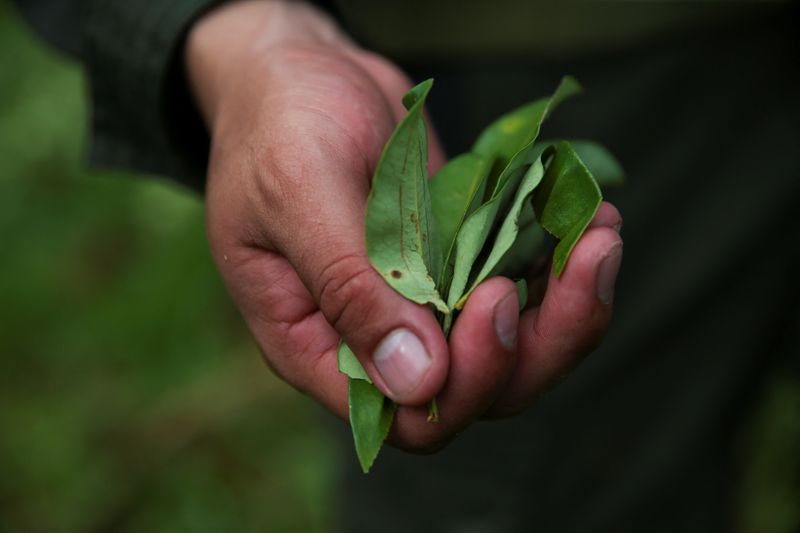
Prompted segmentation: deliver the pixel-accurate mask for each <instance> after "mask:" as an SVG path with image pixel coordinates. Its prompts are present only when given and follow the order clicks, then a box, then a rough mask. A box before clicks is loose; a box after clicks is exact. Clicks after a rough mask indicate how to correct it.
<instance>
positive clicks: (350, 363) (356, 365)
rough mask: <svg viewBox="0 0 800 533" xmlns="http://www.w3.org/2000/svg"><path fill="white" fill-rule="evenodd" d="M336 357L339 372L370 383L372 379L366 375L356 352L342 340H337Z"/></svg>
mask: <svg viewBox="0 0 800 533" xmlns="http://www.w3.org/2000/svg"><path fill="white" fill-rule="evenodd" d="M337 358H338V361H339V372H341V373H342V374H344V375H346V376H347V377H350V378H353V379H363V380H364V381H369V382H370V383H372V380H370V379H369V376H367V373H366V372H365V371H364V367H363V366H361V363H360V362H359V360H358V358H357V357H356V354H354V353H353V350H351V349H350V347H349V346H348V345H347V344H345V342H344V341H339V350H338V352H337Z"/></svg>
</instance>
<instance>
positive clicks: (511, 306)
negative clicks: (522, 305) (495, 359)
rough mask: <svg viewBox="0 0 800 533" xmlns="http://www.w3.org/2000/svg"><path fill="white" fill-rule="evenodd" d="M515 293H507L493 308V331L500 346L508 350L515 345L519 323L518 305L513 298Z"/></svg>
mask: <svg viewBox="0 0 800 533" xmlns="http://www.w3.org/2000/svg"><path fill="white" fill-rule="evenodd" d="M515 294H516V293H515V292H514V291H512V292H509V293H508V294H507V295H505V296H504V297H503V299H502V300H500V301H499V302H497V303H496V304H495V306H494V311H493V320H494V331H495V333H497V338H498V339H499V340H500V344H502V345H503V346H505V347H506V348H507V349H509V350H513V349H514V347H515V346H516V345H517V325H518V323H519V305H518V304H517V299H516V298H514V295H515Z"/></svg>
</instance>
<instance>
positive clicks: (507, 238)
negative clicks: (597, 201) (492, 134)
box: [455, 148, 544, 309]
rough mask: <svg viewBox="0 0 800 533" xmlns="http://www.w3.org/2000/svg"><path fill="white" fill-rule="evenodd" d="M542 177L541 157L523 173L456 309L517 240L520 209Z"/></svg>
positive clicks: (460, 306)
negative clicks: (478, 269)
mask: <svg viewBox="0 0 800 533" xmlns="http://www.w3.org/2000/svg"><path fill="white" fill-rule="evenodd" d="M538 151H540V149H539V148H537V152H538ZM543 176H544V166H543V165H542V161H541V157H536V159H535V160H534V162H533V164H532V165H531V166H530V167H529V168H528V170H527V171H526V172H525V175H524V176H523V178H522V181H521V182H520V184H519V187H517V188H516V191H515V194H514V200H513V202H512V203H511V207H510V209H509V211H508V213H507V214H506V216H505V219H504V220H503V223H502V225H501V226H500V230H499V231H498V232H497V235H496V236H495V239H494V244H493V245H492V248H491V251H490V252H489V255H488V257H487V258H486V261H485V262H484V263H483V266H482V267H481V269H480V271H479V272H478V274H477V275H476V276H475V277H474V279H473V281H472V285H471V287H470V289H469V290H468V291H467V292H466V293H465V294H463V295H462V296H461V297H460V298H459V299H458V301H457V303H456V304H455V308H456V309H461V308H462V307H463V306H464V303H465V302H466V301H467V298H468V297H469V295H470V293H472V291H473V290H475V287H477V286H478V285H479V284H480V283H481V282H482V281H483V280H485V279H486V278H487V277H488V276H489V274H491V273H492V271H493V270H494V269H495V267H496V266H497V264H498V263H499V262H500V260H501V259H502V258H503V256H504V255H505V254H506V252H508V250H510V249H511V247H512V245H513V244H514V242H515V241H516V240H517V235H518V234H519V218H520V214H521V212H522V208H523V206H524V205H525V204H526V203H527V201H528V199H529V198H530V197H531V195H532V194H533V191H534V190H535V189H536V187H537V186H538V185H539V182H541V181H542V177H543ZM499 199H500V197H497V198H495V199H493V200H491V201H498V200H499ZM491 201H490V202H491ZM459 282H460V280H459Z"/></svg>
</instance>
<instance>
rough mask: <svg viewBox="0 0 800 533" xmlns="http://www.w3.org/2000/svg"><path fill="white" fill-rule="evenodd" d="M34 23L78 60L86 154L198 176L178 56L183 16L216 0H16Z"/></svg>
mask: <svg viewBox="0 0 800 533" xmlns="http://www.w3.org/2000/svg"><path fill="white" fill-rule="evenodd" d="M16 3H17V5H18V7H19V8H20V10H21V11H22V13H23V14H24V15H25V16H26V18H27V19H28V20H29V22H30V23H31V24H32V25H33V26H34V28H35V29H36V30H37V31H38V32H39V33H40V34H42V35H43V36H44V37H45V38H46V39H47V40H49V41H50V42H51V43H53V44H55V45H56V46H58V47H59V48H61V49H62V50H64V51H66V52H67V53H70V54H72V55H74V56H75V57H76V58H77V59H78V60H79V61H81V63H82V64H83V65H84V68H85V70H86V74H87V79H88V88H89V92H90V98H91V103H92V116H91V123H92V140H91V149H90V158H91V162H92V163H93V164H94V165H96V166H101V167H115V168H126V169H130V170H136V171H140V172H145V173H153V174H160V175H166V176H169V177H171V178H174V179H177V180H178V181H180V182H181V183H183V184H185V185H187V186H189V187H192V188H194V189H196V190H202V188H203V185H204V182H205V166H206V162H207V157H208V135H207V132H206V130H205V127H204V126H203V124H202V122H201V119H200V117H199V114H198V113H197V110H196V109H195V107H194V104H193V102H192V98H191V95H190V93H189V91H188V88H187V85H186V80H185V78H184V72H183V68H182V65H181V62H180V55H181V50H182V42H183V38H184V36H185V34H186V31H187V29H188V28H189V27H190V25H191V23H192V22H193V21H194V20H196V18H197V17H199V16H200V15H201V14H202V13H204V12H205V11H206V10H208V9H209V8H211V7H212V6H213V5H214V4H217V3H219V0H216V1H215V0H170V1H167V2H165V1H161V0H136V1H134V2H131V1H126V0H72V1H70V0H34V1H30V0H28V1H26V0H17V2H16Z"/></svg>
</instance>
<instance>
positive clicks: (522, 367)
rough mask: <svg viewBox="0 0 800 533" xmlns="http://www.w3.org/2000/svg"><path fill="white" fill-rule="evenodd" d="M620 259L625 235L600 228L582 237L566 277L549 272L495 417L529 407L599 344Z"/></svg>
mask: <svg viewBox="0 0 800 533" xmlns="http://www.w3.org/2000/svg"><path fill="white" fill-rule="evenodd" d="M621 259H622V239H621V238H620V236H619V234H618V233H617V232H615V231H614V230H612V229H610V228H607V227H596V228H592V229H590V230H588V231H587V232H586V233H585V234H584V235H583V237H582V238H581V240H580V241H579V242H578V244H577V246H576V247H575V249H574V250H573V252H572V255H571V257H570V259H569V261H568V263H567V266H566V268H565V270H564V272H563V274H562V276H561V278H557V277H555V275H553V274H551V275H550V278H549V280H548V284H547V289H546V292H545V295H544V299H543V301H542V305H541V306H540V307H538V308H535V309H531V310H530V311H527V312H526V313H525V314H524V315H523V316H522V318H521V320H520V327H519V345H518V350H519V355H518V360H517V368H516V369H515V370H514V376H513V378H512V380H511V382H510V383H509V384H508V387H507V389H506V391H505V392H504V393H503V395H502V396H501V397H500V398H498V400H497V402H496V403H495V405H494V406H493V407H492V409H491V411H490V415H491V416H502V415H507V414H511V413H514V412H517V411H519V410H521V409H523V408H524V407H526V406H528V405H529V404H530V403H532V402H533V400H534V399H535V398H536V396H537V395H538V394H539V393H541V392H542V391H543V390H544V389H545V388H546V386H547V385H548V384H549V383H551V382H552V381H553V380H555V379H557V378H559V377H561V376H562V375H563V374H564V373H565V372H566V371H567V370H569V369H570V368H571V367H572V366H574V365H575V364H576V363H577V362H578V361H580V359H581V358H582V357H583V356H585V355H586V354H588V353H589V352H590V351H592V350H593V349H594V348H595V347H596V346H597V345H598V344H599V342H600V340H601V339H602V337H603V335H604V334H605V331H606V329H607V328H608V325H609V322H610V320H611V309H612V300H613V289H614V282H615V280H616V276H617V272H618V270H619V266H620V262H621Z"/></svg>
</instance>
